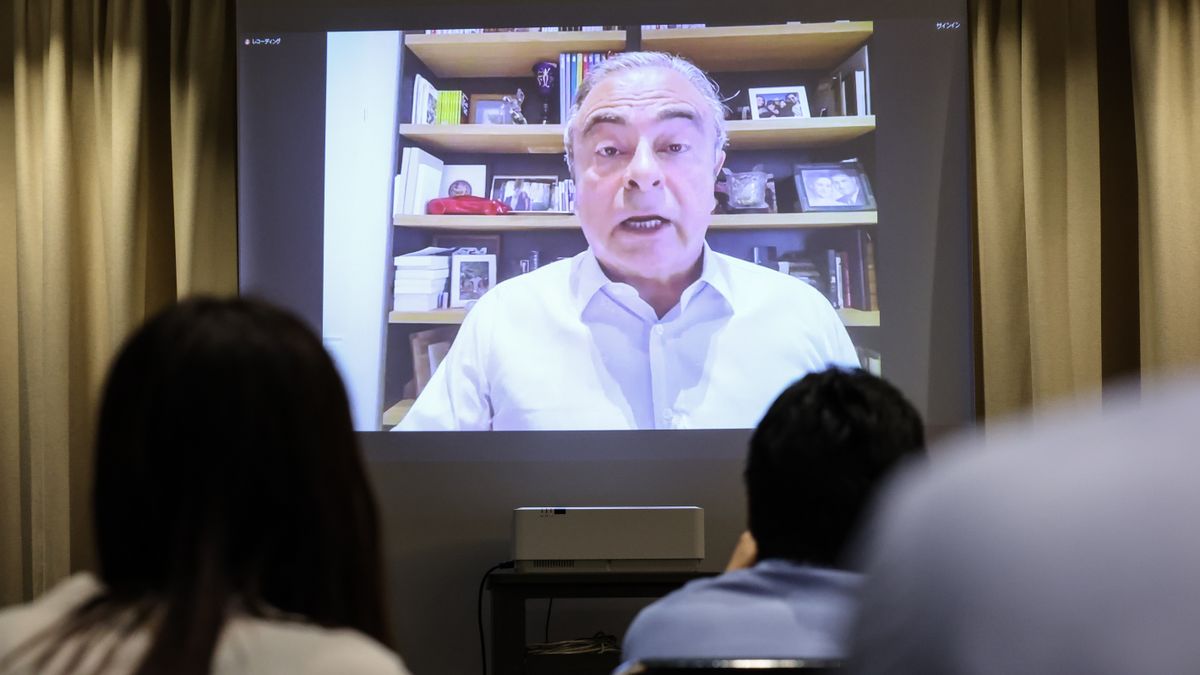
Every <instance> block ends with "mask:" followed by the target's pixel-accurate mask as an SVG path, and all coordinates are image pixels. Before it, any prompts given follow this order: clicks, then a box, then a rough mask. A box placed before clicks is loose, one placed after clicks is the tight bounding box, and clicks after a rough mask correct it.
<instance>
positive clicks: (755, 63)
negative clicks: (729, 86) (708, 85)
mask: <svg viewBox="0 0 1200 675" xmlns="http://www.w3.org/2000/svg"><path fill="white" fill-rule="evenodd" d="M874 30H875V27H874V24H873V23H872V22H870V21H852V22H847V23H803V24H781V25H769V26H729V27H720V28H716V27H714V28H671V29H666V30H646V31H642V48H643V49H646V50H650V51H661V52H670V53H672V54H679V55H680V56H684V57H687V58H688V59H689V60H690V61H692V62H693V63H695V64H696V65H698V66H700V67H701V68H703V69H704V70H706V71H709V72H718V73H719V72H733V71H747V70H753V71H766V70H801V69H803V70H810V69H827V68H833V67H835V66H837V65H838V64H839V63H841V62H842V61H844V60H845V59H846V58H847V57H849V56H850V55H851V54H853V53H854V52H855V50H857V49H858V48H859V47H861V46H862V45H863V44H864V43H865V42H866V41H867V40H868V39H869V38H870V37H871V34H872V33H873V32H874Z"/></svg>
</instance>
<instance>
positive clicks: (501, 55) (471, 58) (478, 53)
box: [404, 30, 625, 79]
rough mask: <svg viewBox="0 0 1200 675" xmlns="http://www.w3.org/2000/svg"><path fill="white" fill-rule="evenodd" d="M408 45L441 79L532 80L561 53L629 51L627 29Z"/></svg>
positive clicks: (410, 41)
mask: <svg viewBox="0 0 1200 675" xmlns="http://www.w3.org/2000/svg"><path fill="white" fill-rule="evenodd" d="M404 45H405V46H406V47H408V48H409V49H411V50H412V52H413V53H414V54H416V55H417V58H419V59H421V61H422V62H423V63H424V64H425V65H426V66H428V67H429V69H430V70H432V71H433V74H434V75H436V76H437V77H528V78H530V79H532V78H533V71H532V68H533V64H535V63H537V62H538V61H553V62H554V63H558V55H559V54H560V53H562V52H606V51H610V50H611V51H617V52H619V51H623V50H624V49H625V31H623V30H603V31H586V32H585V31H558V32H550V33H541V32H521V33H465V34H458V35H442V34H438V35H421V34H407V35H405V36H404Z"/></svg>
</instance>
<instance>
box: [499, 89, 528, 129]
mask: <svg viewBox="0 0 1200 675" xmlns="http://www.w3.org/2000/svg"><path fill="white" fill-rule="evenodd" d="M504 102H505V103H507V104H508V114H509V115H511V116H512V121H513V124H528V123H529V122H528V120H526V119H525V113H523V112H521V104H522V103H524V102H525V92H524V91H521V88H520V87H517V95H516V96H515V97H514V96H507V95H506V96H505V97H504Z"/></svg>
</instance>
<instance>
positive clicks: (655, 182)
mask: <svg viewBox="0 0 1200 675" xmlns="http://www.w3.org/2000/svg"><path fill="white" fill-rule="evenodd" d="M662 179H663V175H662V167H661V166H659V164H658V155H657V154H655V152H654V146H653V145H651V144H650V143H649V142H647V141H642V142H641V143H638V146H637V149H636V150H635V151H634V153H633V157H632V158H631V159H630V160H629V164H628V165H626V167H625V187H626V189H629V190H648V189H650V188H657V187H661V186H662Z"/></svg>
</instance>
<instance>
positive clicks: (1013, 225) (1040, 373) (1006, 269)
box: [971, 0, 1101, 418]
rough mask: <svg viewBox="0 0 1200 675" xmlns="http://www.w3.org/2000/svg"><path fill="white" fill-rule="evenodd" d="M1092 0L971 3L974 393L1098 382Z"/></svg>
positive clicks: (1067, 388) (987, 405) (1015, 399)
mask: <svg viewBox="0 0 1200 675" xmlns="http://www.w3.org/2000/svg"><path fill="white" fill-rule="evenodd" d="M1093 2H1094V0H1064V1H1062V2H1049V3H1031V2H1021V1H1020V0H975V1H974V2H973V3H972V10H973V16H972V31H973V36H972V38H973V39H972V41H971V42H972V58H973V68H974V72H973V75H974V91H975V93H974V98H975V107H974V110H975V141H976V148H975V154H976V190H977V200H978V231H977V232H978V235H977V242H978V251H979V289H980V322H981V339H982V354H981V359H982V374H983V399H984V400H983V404H984V410H985V412H986V414H987V416H988V417H989V418H995V417H997V416H1001V415H1003V414H1005V413H1009V412H1014V411H1017V410H1023V409H1026V408H1028V407H1029V406H1030V405H1035V404H1040V403H1044V402H1046V401H1048V400H1052V399H1054V398H1057V397H1065V396H1068V395H1081V394H1082V395H1092V394H1098V393H1099V387H1100V382H1101V331H1100V319H1101V317H1100V293H1099V289H1100V282H1101V279H1100V157H1099V150H1098V146H1099V143H1098V134H1099V127H1098V105H1099V101H1098V97H1097V79H1096V78H1097V75H1096V26H1095V12H1094V5H1093Z"/></svg>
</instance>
